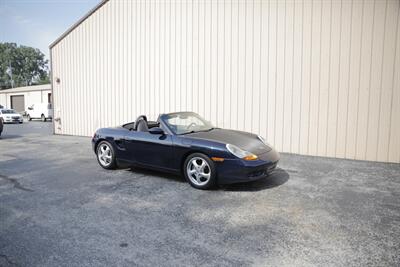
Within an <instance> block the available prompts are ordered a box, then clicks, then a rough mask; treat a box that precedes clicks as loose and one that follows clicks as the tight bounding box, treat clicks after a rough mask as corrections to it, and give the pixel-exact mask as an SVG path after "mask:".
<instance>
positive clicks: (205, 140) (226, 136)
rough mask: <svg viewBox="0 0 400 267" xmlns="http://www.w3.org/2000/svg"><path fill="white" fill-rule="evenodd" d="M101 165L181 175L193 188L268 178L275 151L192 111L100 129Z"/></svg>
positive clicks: (94, 141)
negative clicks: (142, 168)
mask: <svg viewBox="0 0 400 267" xmlns="http://www.w3.org/2000/svg"><path fill="white" fill-rule="evenodd" d="M92 144H93V150H94V151H95V153H96V155H97V160H98V162H99V164H100V166H101V167H103V168H105V169H114V168H116V167H117V166H119V167H122V166H126V167H128V166H138V167H144V168H151V169H157V170H161V171H167V172H172V173H176V174H183V175H184V176H185V178H186V180H187V181H188V182H189V183H190V184H191V185H192V186H193V187H195V188H198V189H208V188H211V187H213V186H214V185H216V184H230V183H238V182H246V181H253V180H257V179H260V178H263V177H265V176H267V175H268V174H269V173H270V172H272V171H273V170H274V169H275V168H276V165H277V163H278V161H279V153H278V152H276V151H275V150H274V148H272V146H270V145H269V144H268V143H267V142H266V141H265V140H264V139H263V138H262V137H261V136H258V135H255V134H252V133H247V132H241V131H234V130H225V129H220V128H215V127H213V126H212V125H211V124H210V123H209V122H208V121H206V120H204V119H203V118H202V117H200V116H199V115H197V114H196V113H193V112H177V113H169V114H162V115H160V116H159V117H158V120H157V121H147V118H146V116H143V115H142V116H139V117H138V118H137V120H136V121H135V122H131V123H127V124H124V125H122V126H120V127H116V128H102V129H99V130H97V131H96V133H95V134H94V136H93V139H92Z"/></svg>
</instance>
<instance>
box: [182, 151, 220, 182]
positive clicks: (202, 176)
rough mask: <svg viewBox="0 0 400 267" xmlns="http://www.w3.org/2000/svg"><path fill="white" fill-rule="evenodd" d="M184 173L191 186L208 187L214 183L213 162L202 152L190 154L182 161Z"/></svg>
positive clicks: (214, 171)
mask: <svg viewBox="0 0 400 267" xmlns="http://www.w3.org/2000/svg"><path fill="white" fill-rule="evenodd" d="M184 174H185V178H186V180H187V181H188V182H189V183H190V185H191V186H193V187H194V188H197V189H210V188H212V187H214V186H215V184H216V180H217V178H216V176H217V175H216V174H217V173H216V170H215V166H214V162H213V161H212V160H210V158H209V157H207V156H206V155H204V154H202V153H194V154H191V155H190V156H189V157H187V159H186V160H185V163H184Z"/></svg>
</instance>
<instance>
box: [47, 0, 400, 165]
mask: <svg viewBox="0 0 400 267" xmlns="http://www.w3.org/2000/svg"><path fill="white" fill-rule="evenodd" d="M399 30H400V29H399V1H398V0H388V1H386V0H375V1H373V0H364V1H362V0H353V1H351V0H343V1H339V0H333V1H328V0H326V1H319V0H314V1H309V0H304V1H301V0H299V1H290V0H287V1H283V0H282V1H228V0H226V1H117V0H114V1H113V0H111V1H110V2H108V3H106V4H105V5H104V6H102V7H101V8H100V9H99V10H97V11H96V12H95V13H94V14H92V15H91V16H90V17H89V18H88V19H86V20H85V21H84V22H83V23H82V24H80V25H79V26H78V27H77V28H76V29H75V30H74V31H72V32H71V33H70V34H69V35H67V36H66V37H65V38H64V39H62V40H61V41H60V42H59V43H58V44H57V45H56V46H54V47H53V48H52V51H51V53H52V60H53V68H54V69H53V75H54V77H59V78H60V79H61V83H60V84H57V83H55V82H53V88H54V101H55V108H56V111H55V114H56V116H58V117H60V118H61V123H56V125H55V126H56V133H58V134H71V135H86V136H90V135H92V133H93V132H94V131H95V129H96V128H98V127H103V126H112V125H118V124H121V123H123V122H126V121H130V120H134V119H135V118H136V116H138V115H140V114H150V115H151V117H153V118H156V116H157V114H158V113H159V112H169V111H180V110H193V111H195V112H198V113H200V114H202V115H203V116H204V117H206V119H208V120H211V121H213V122H214V123H215V124H217V125H218V126H220V127H226V128H234V129H240V130H246V131H251V132H255V133H260V134H261V135H263V136H266V137H267V139H268V141H269V142H270V143H272V144H273V145H274V146H275V147H276V148H277V149H278V150H279V151H284V152H292V153H299V154H307V155H318V156H329V157H343V158H351V159H353V158H354V159H363V160H377V161H390V162H400V78H399V76H400V75H399V73H400V72H399V71H400V47H399V46H400V40H399V38H400V34H399ZM53 81H54V79H53Z"/></svg>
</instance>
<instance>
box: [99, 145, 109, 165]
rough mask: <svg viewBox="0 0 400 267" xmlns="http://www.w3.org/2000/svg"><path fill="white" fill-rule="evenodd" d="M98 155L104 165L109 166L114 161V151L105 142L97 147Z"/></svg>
mask: <svg viewBox="0 0 400 267" xmlns="http://www.w3.org/2000/svg"><path fill="white" fill-rule="evenodd" d="M97 157H98V158H99V162H100V164H101V165H103V166H104V167H107V166H109V165H110V164H111V162H112V152H111V148H110V147H109V146H108V145H107V144H105V143H103V144H100V146H99V148H98V149H97Z"/></svg>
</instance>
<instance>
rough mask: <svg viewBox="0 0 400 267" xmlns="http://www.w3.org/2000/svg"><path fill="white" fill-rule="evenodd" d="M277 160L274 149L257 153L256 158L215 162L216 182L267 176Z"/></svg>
mask: <svg viewBox="0 0 400 267" xmlns="http://www.w3.org/2000/svg"><path fill="white" fill-rule="evenodd" d="M278 162H279V153H278V152H277V151H275V150H274V149H272V150H270V151H269V152H267V153H264V154H261V155H258V159H257V160H253V161H245V160H243V159H225V160H224V161H223V162H216V166H217V173H218V183H219V184H233V183H242V182H250V181H255V180H258V179H261V178H264V177H266V176H268V175H269V174H270V173H271V172H272V171H273V170H275V168H276V166H277V165H278Z"/></svg>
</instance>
